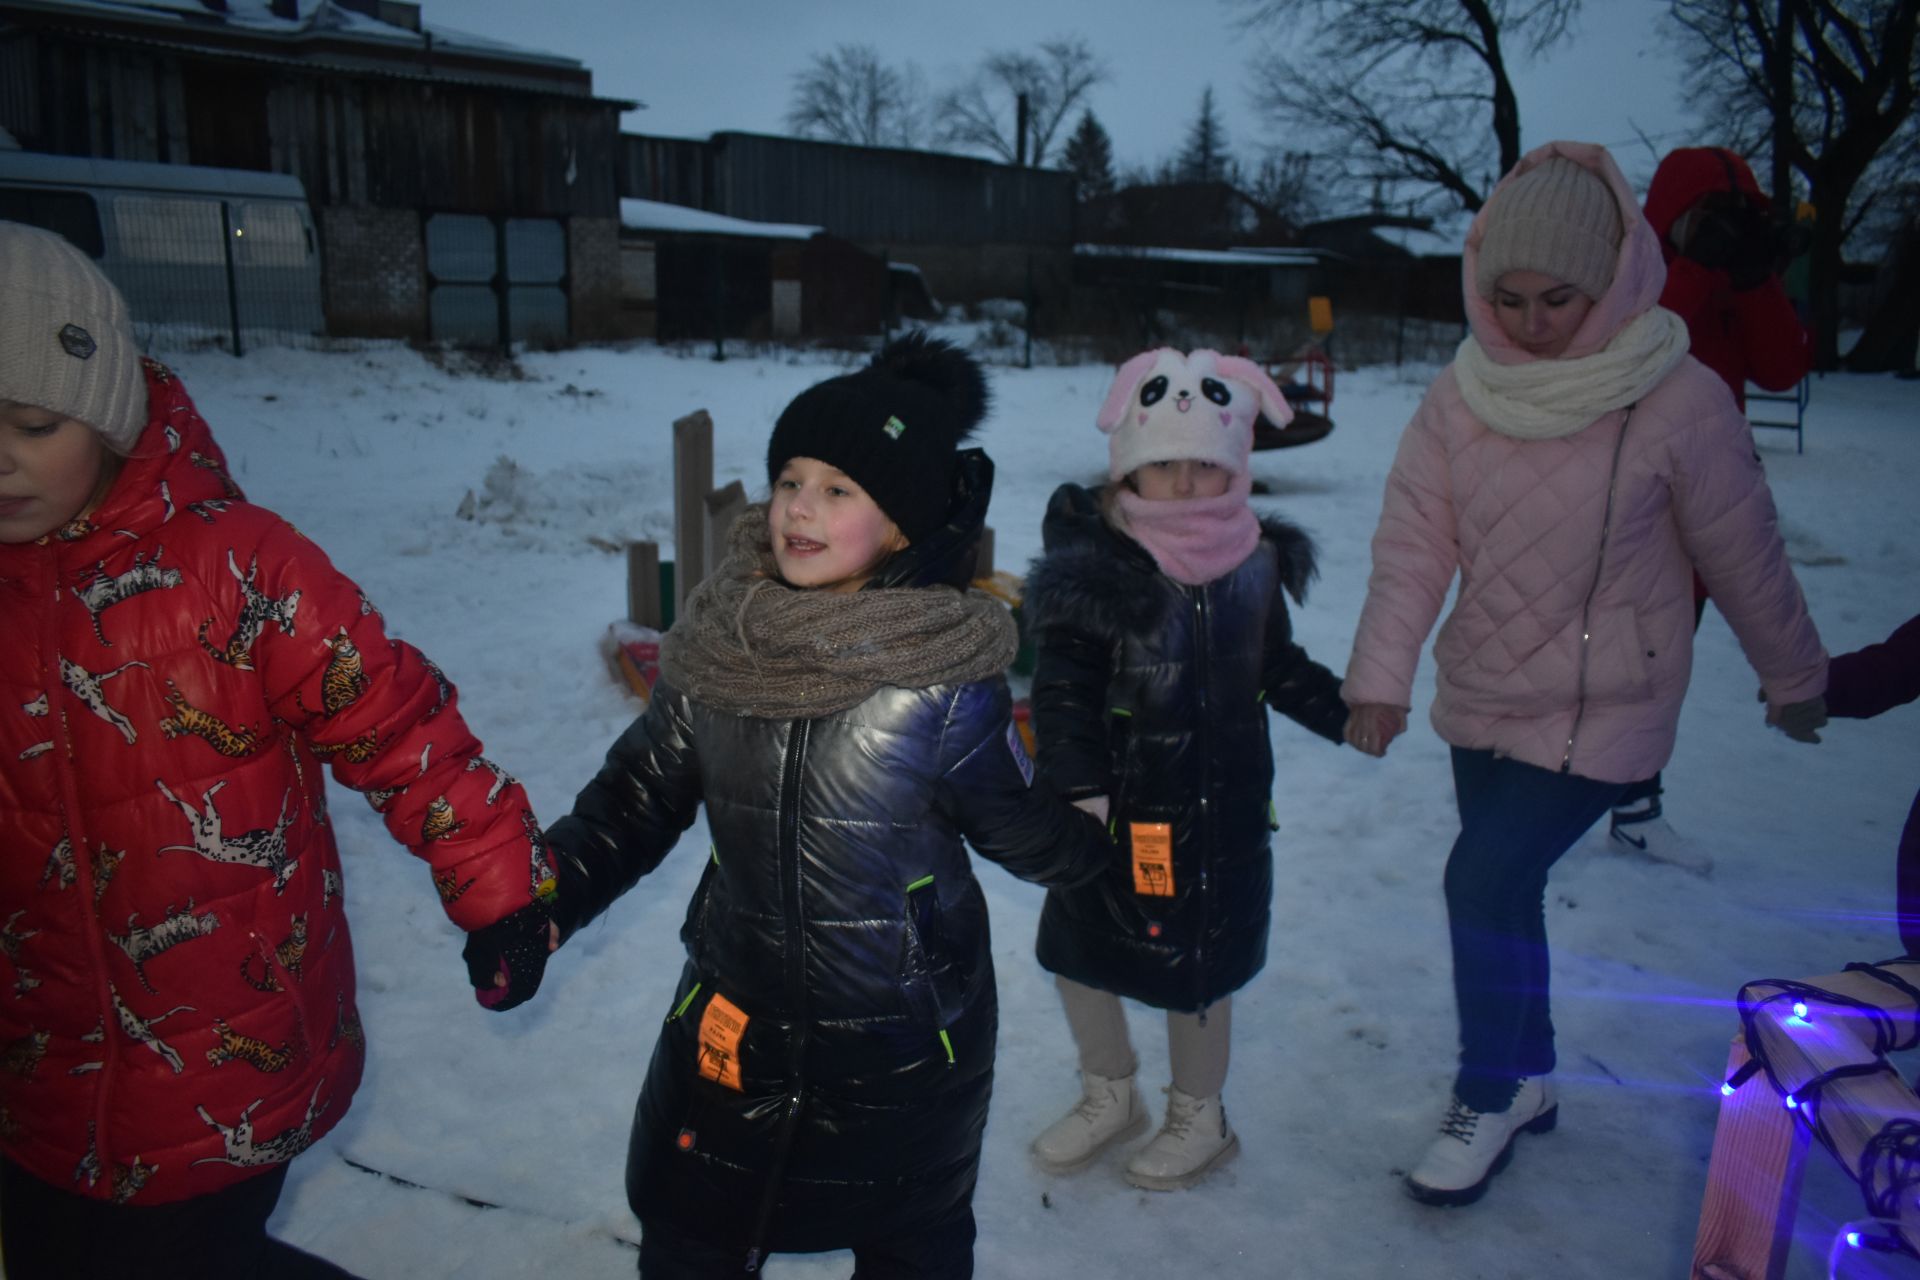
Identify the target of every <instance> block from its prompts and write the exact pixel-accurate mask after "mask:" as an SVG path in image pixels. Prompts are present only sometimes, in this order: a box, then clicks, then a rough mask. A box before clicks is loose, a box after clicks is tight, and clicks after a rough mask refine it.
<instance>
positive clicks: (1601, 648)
mask: <svg viewBox="0 0 1920 1280" xmlns="http://www.w3.org/2000/svg"><path fill="white" fill-rule="evenodd" d="M1589 634H1590V635H1591V637H1592V639H1591V640H1590V641H1589V642H1588V644H1589V650H1588V653H1587V678H1586V696H1587V701H1588V702H1593V703H1600V704H1621V703H1635V702H1646V701H1648V700H1649V699H1651V698H1652V697H1653V680H1652V678H1651V677H1650V676H1649V675H1648V674H1647V670H1648V669H1647V662H1648V660H1649V659H1651V658H1652V657H1653V656H1654V655H1653V654H1652V653H1650V652H1648V649H1647V645H1646V642H1645V640H1644V639H1643V637H1642V636H1641V632H1640V617H1639V615H1638V614H1637V613H1636V612H1635V611H1634V610H1633V609H1631V608H1628V607H1625V606H1619V607H1614V608H1607V609H1596V610H1594V614H1593V622H1592V627H1591V629H1590V631H1589Z"/></svg>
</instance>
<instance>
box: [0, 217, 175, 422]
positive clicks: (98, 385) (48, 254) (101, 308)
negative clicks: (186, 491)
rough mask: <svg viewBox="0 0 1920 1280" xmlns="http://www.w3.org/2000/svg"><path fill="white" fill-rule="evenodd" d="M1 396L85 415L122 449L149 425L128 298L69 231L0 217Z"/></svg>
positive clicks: (82, 419) (82, 417)
mask: <svg viewBox="0 0 1920 1280" xmlns="http://www.w3.org/2000/svg"><path fill="white" fill-rule="evenodd" d="M0 400H12V401H14V402H16V403H19V404H30V405H33V406H35V407H37V408H41V409H47V410H50V411H51V412H54V413H58V414H61V415H63V416H64V417H68V418H73V419H76V420H78V421H80V422H84V423H86V424H87V425H88V426H90V427H92V428H93V429H94V430H95V431H97V432H99V433H100V435H101V436H102V437H103V438H104V439H105V440H106V442H107V444H108V445H109V446H111V447H112V448H113V449H114V450H116V451H117V452H120V453H127V452H130V451H131V450H132V449H133V446H134V444H135V443H136V442H137V441H138V440H139V439H140V433H141V431H142V430H144V429H145V427H146V425H147V380H146V375H145V374H143V373H142V372H141V371H140V349H139V348H138V347H137V346H135V345H134V341H133V325H132V323H131V321H130V320H129V318H128V316H127V303H126V299H124V298H122V297H121V296H120V291H119V290H118V289H116V288H114V287H113V282H112V281H110V280H108V279H107V278H106V276H104V275H102V274H101V272H100V268H98V267H96V266H94V264H93V261H92V259H90V258H88V257H87V255H86V254H84V253H82V252H81V251H80V250H79V249H76V248H75V247H74V246H73V245H72V244H71V243H69V242H68V241H67V239H66V238H65V237H64V236H60V235H56V234H54V233H53V232H51V231H42V230H41V229H40V228H38V227H29V226H26V225H24V224H22V223H18V222H0Z"/></svg>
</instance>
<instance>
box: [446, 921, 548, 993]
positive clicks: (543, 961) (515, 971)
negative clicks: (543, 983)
mask: <svg viewBox="0 0 1920 1280" xmlns="http://www.w3.org/2000/svg"><path fill="white" fill-rule="evenodd" d="M552 921H553V912H552V910H551V909H550V908H549V907H548V906H547V904H546V903H544V902H535V903H532V904H531V905H529V906H525V907H522V908H520V910H518V911H516V912H514V913H513V914H512V915H510V916H508V917H507V918H506V919H504V920H496V921H494V922H493V923H492V924H490V925H487V926H486V927H485V928H481V929H475V930H474V931H473V932H472V933H470V934H468V935H467V945H466V946H465V947H464V948H462V949H461V952H460V955H461V957H462V958H463V959H464V960H465V961H466V962H467V979H468V981H470V982H472V983H473V988H474V990H473V998H474V999H475V1000H478V1001H479V1002H480V1003H481V1004H482V1005H483V1006H485V1007H486V1008H488V1009H491V1010H493V1011H494V1012H495V1013H505V1012H506V1011H507V1010H508V1009H512V1008H514V1007H516V1006H518V1005H522V1004H525V1003H526V1002H527V1001H529V1000H531V999H533V993H534V992H536V991H538V990H539V989H540V978H541V975H542V974H544V973H546V971H547V955H548V952H549V950H550V939H551V929H552ZM501 974H504V975H506V979H507V981H506V985H505V986H495V985H494V979H495V978H496V977H498V976H499V975H501Z"/></svg>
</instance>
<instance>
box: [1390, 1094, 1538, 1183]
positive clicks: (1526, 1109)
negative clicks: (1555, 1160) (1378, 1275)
mask: <svg viewBox="0 0 1920 1280" xmlns="http://www.w3.org/2000/svg"><path fill="white" fill-rule="evenodd" d="M1559 1117H1560V1108H1559V1104H1558V1103H1556V1102H1555V1101H1554V1098H1553V1088H1552V1086H1551V1085H1550V1084H1549V1083H1548V1082H1547V1079H1546V1077H1545V1076H1529V1077H1527V1078H1526V1079H1523V1080H1521V1082H1520V1091H1519V1092H1518V1093H1516V1094H1515V1095H1514V1098H1513V1106H1511V1107H1510V1108H1508V1109H1507V1110H1505V1111H1475V1110H1474V1109H1473V1108H1472V1107H1469V1106H1468V1105H1467V1104H1466V1103H1464V1102H1462V1101H1460V1099H1459V1098H1457V1097H1456V1098H1454V1099H1453V1100H1452V1101H1451V1102H1450V1103H1449V1104H1448V1106H1447V1118H1446V1119H1445V1120H1443V1121H1441V1123H1440V1136H1439V1137H1437V1138H1435V1139H1434V1140H1433V1145H1432V1146H1431V1147H1428V1148H1427V1154H1426V1155H1425V1156H1423V1157H1421V1160H1420V1163H1419V1164H1417V1165H1415V1166H1414V1169H1413V1172H1412V1173H1410V1174H1408V1175H1407V1194H1408V1195H1411V1196H1412V1197H1413V1198H1414V1199H1415V1200H1418V1201H1420V1202H1422V1203H1423V1204H1438V1205H1459V1204H1472V1203H1473V1202H1474V1201H1475V1200H1478V1199H1479V1198H1480V1197H1481V1196H1482V1195H1484V1194H1485V1193H1486V1190H1487V1183H1489V1182H1491V1181H1492V1180H1493V1175H1494V1174H1496V1173H1498V1172H1500V1171H1501V1170H1502V1169H1504V1168H1506V1167H1507V1161H1508V1160H1510V1159H1512V1158H1513V1139H1514V1137H1515V1135H1517V1134H1521V1133H1545V1132H1547V1131H1548V1130H1549V1129H1551V1128H1553V1126H1554V1122H1555V1121H1557V1120H1558V1119H1559Z"/></svg>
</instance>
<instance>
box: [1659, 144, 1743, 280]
mask: <svg viewBox="0 0 1920 1280" xmlns="http://www.w3.org/2000/svg"><path fill="white" fill-rule="evenodd" d="M1716 191H1738V192H1740V193H1741V194H1743V195H1745V196H1746V197H1747V198H1748V199H1749V200H1751V201H1753V203H1754V204H1756V205H1758V206H1759V207H1761V208H1763V209H1764V208H1766V207H1767V205H1768V200H1767V196H1766V193H1765V192H1763V191H1761V190H1760V183H1759V180H1758V179H1756V178H1755V177H1754V176H1753V170H1752V169H1750V168H1748V167H1747V162H1746V161H1745V160H1743V159H1741V158H1740V156H1739V155H1737V154H1736V153H1734V152H1732V151H1729V150H1727V149H1726V148H1725V147H1680V148H1678V149H1676V150H1674V151H1670V152H1668V153H1667V157H1666V159H1664V160H1662V161H1661V162H1660V167H1659V168H1658V169H1655V170H1654V171H1653V181H1652V182H1651V183H1650V184H1649V185H1648V186H1647V221H1648V223H1650V224H1651V225H1652V227H1653V234H1654V235H1655V236H1657V237H1658V238H1659V240H1660V247H1661V249H1662V251H1663V252H1664V253H1665V254H1666V260H1667V261H1669V262H1671V261H1672V260H1673V253H1674V250H1673V246H1671V245H1669V244H1668V243H1667V233H1668V232H1669V231H1672V230H1673V224H1674V223H1675V222H1677V221H1678V220H1679V218H1680V215H1681V214H1683V213H1685V212H1686V211H1687V210H1688V209H1690V208H1692V207H1693V205H1694V204H1695V203H1697V202H1698V201H1699V199H1700V198H1701V197H1702V196H1706V195H1711V194H1713V193H1714V192H1716Z"/></svg>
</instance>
